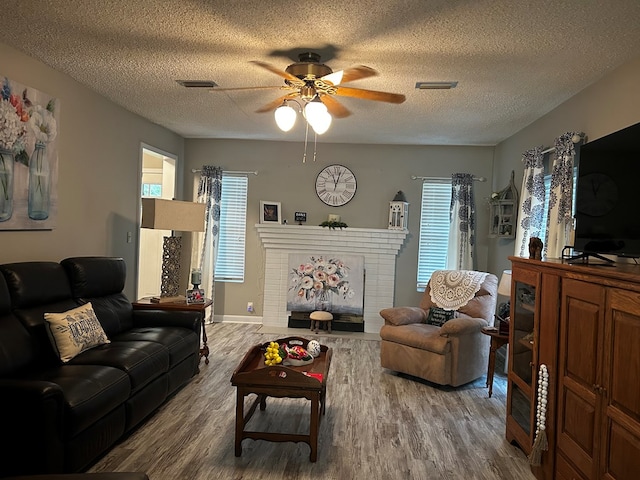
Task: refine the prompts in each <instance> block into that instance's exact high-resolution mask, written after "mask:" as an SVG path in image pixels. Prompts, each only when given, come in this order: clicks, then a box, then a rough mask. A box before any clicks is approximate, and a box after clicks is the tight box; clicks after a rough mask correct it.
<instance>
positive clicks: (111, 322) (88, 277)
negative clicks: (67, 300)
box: [60, 257, 133, 337]
mask: <svg viewBox="0 0 640 480" xmlns="http://www.w3.org/2000/svg"><path fill="white" fill-rule="evenodd" d="M60 264H61V265H62V266H63V267H64V270H65V271H66V273H67V276H68V277H69V283H70V286H71V292H72V295H73V297H74V298H75V299H76V301H77V302H78V303H88V302H91V304H92V305H93V310H94V311H95V312H96V316H97V317H98V320H100V323H101V324H102V327H103V328H104V331H105V332H106V333H107V335H108V336H109V337H113V336H114V335H116V334H117V333H120V332H123V331H125V330H128V329H129V328H131V327H132V323H133V320H132V310H133V307H132V305H131V302H130V301H129V299H128V298H127V297H126V295H125V294H124V293H123V289H124V285H125V281H126V265H125V262H124V260H123V259H122V258H119V257H72V258H66V259H64V260H62V262H60Z"/></svg>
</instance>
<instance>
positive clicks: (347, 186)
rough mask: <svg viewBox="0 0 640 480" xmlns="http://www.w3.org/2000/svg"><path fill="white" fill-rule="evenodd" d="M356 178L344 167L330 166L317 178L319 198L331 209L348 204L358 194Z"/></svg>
mask: <svg viewBox="0 0 640 480" xmlns="http://www.w3.org/2000/svg"><path fill="white" fill-rule="evenodd" d="M356 187H357V183H356V176H355V175H354V174H353V172H352V171H351V170H349V169H348V168H347V167H345V166H342V165H329V166H328V167H325V168H323V169H322V171H321V172H320V173H319V174H318V177H317V178H316V193H317V194H318V198H319V199H320V200H322V201H323V202H324V203H326V204H327V205H329V206H331V207H339V206H341V205H344V204H346V203H348V202H349V201H350V200H351V199H352V198H353V196H354V195H355V194H356Z"/></svg>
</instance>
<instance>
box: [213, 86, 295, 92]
mask: <svg viewBox="0 0 640 480" xmlns="http://www.w3.org/2000/svg"><path fill="white" fill-rule="evenodd" d="M283 88H287V87H286V86H285V85H273V86H269V87H229V88H221V87H214V88H210V89H209V91H210V92H229V91H233V90H275V89H277V90H280V89H283Z"/></svg>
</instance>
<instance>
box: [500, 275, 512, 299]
mask: <svg viewBox="0 0 640 480" xmlns="http://www.w3.org/2000/svg"><path fill="white" fill-rule="evenodd" d="M498 295H504V296H505V297H511V270H505V271H503V272H502V276H501V277H500V283H499V284H498Z"/></svg>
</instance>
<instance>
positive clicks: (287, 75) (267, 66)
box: [251, 60, 301, 83]
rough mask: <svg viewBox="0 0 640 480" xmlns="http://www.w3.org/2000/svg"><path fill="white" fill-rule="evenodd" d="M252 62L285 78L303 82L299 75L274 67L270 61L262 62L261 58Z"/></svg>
mask: <svg viewBox="0 0 640 480" xmlns="http://www.w3.org/2000/svg"><path fill="white" fill-rule="evenodd" d="M251 63H253V64H255V65H258V66H259V67H262V68H265V69H267V70H269V71H270V72H271V73H275V74H276V75H278V76H280V77H282V78H284V79H285V80H289V81H291V82H296V83H300V82H301V80H300V79H299V78H298V77H296V76H294V75H291V74H290V73H289V72H285V71H284V70H280V69H279V68H277V67H274V66H273V65H271V64H270V63H266V62H261V61H259V60H251Z"/></svg>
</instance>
